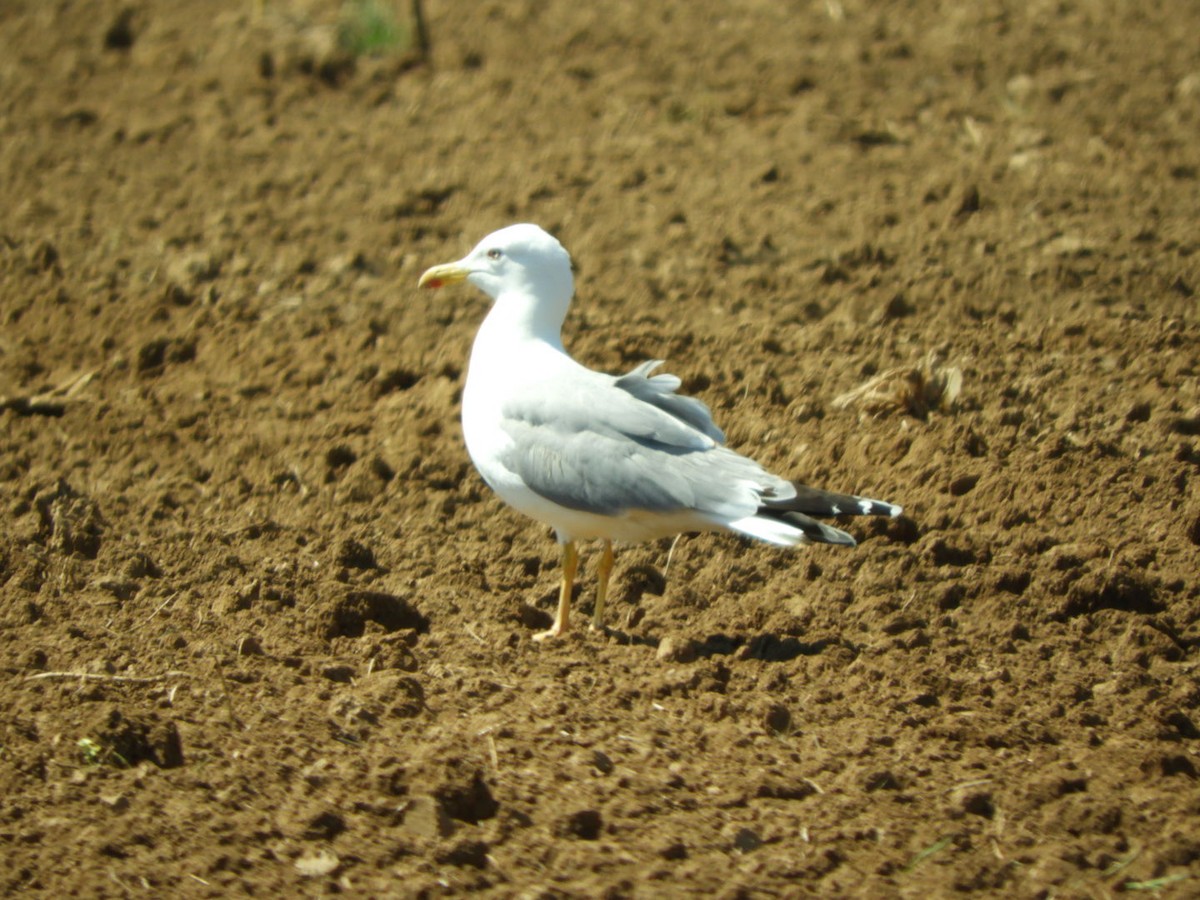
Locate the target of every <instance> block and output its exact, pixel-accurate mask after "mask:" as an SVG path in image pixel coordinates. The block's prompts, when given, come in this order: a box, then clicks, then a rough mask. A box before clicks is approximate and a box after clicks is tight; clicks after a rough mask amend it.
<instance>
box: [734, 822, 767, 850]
mask: <svg viewBox="0 0 1200 900" xmlns="http://www.w3.org/2000/svg"><path fill="white" fill-rule="evenodd" d="M762 844H763V840H762V837H761V836H760V835H759V833H758V832H757V831H755V830H754V829H753V828H739V829H738V830H737V833H736V834H734V836H733V849H734V850H736V851H737V852H738V853H753V852H754V851H755V850H757V849H758V848H759V847H761V846H762Z"/></svg>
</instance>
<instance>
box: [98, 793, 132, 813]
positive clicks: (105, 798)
mask: <svg viewBox="0 0 1200 900" xmlns="http://www.w3.org/2000/svg"><path fill="white" fill-rule="evenodd" d="M100 802H101V803H103V804H104V805H105V806H107V807H108V808H109V809H111V810H112V811H113V812H124V811H125V810H127V809H129V798H128V797H126V796H125V795H124V794H101V795H100Z"/></svg>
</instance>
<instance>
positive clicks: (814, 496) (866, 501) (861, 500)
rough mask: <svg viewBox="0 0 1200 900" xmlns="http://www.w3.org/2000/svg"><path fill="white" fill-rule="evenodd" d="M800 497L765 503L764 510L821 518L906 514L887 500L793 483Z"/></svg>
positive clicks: (797, 495)
mask: <svg viewBox="0 0 1200 900" xmlns="http://www.w3.org/2000/svg"><path fill="white" fill-rule="evenodd" d="M792 486H793V487H794V488H795V489H796V496H795V497H789V498H788V499H787V500H768V501H766V502H765V503H764V504H763V511H765V512H767V513H768V514H770V513H774V512H788V513H791V512H795V513H803V514H804V515H806V516H814V517H816V518H820V519H828V518H832V517H834V516H893V517H894V516H898V515H900V513H902V512H904V510H903V508H902V507H899V506H897V505H896V504H895V503H888V502H886V501H884V500H872V499H871V498H870V497H859V496H857V495H855V494H838V493H835V492H834V491H823V490H821V489H820V488H814V487H809V486H808V485H804V484H793V485H792Z"/></svg>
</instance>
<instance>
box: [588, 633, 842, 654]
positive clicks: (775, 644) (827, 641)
mask: <svg viewBox="0 0 1200 900" xmlns="http://www.w3.org/2000/svg"><path fill="white" fill-rule="evenodd" d="M604 633H605V634H606V635H608V636H609V637H610V638H613V639H614V640H616V641H617V642H618V643H621V644H630V645H634V646H641V647H658V646H659V644H661V643H662V638H661V637H656V636H654V635H648V634H631V633H629V632H627V631H624V630H622V629H620V628H609V627H606V628H605V629H604ZM844 643H845V642H844V641H840V640H837V639H835V638H822V639H820V640H816V641H802V640H800V639H799V638H795V637H792V636H791V635H778V634H770V633H762V634H756V635H753V636H741V635H728V634H710V635H709V636H708V637H706V638H705V639H704V640H702V641H694V642H692V647H691V650H692V652H693V654H694V656H695V657H696V658H698V659H711V658H712V657H714V656H733V655H734V654H737V656H738V658H739V659H757V660H760V661H762V662H788V661H789V660H793V659H796V658H797V657H799V656H817V655H819V654H821V653H823V652H824V651H825V650H826V649H827V648H829V647H833V646H841V645H843V644H844Z"/></svg>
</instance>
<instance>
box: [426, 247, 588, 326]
mask: <svg viewBox="0 0 1200 900" xmlns="http://www.w3.org/2000/svg"><path fill="white" fill-rule="evenodd" d="M461 281H469V282H470V283H471V284H473V285H475V287H477V288H479V289H480V290H481V291H483V292H484V293H485V294H487V295H488V296H489V297H491V298H492V299H493V300H500V299H501V298H502V297H504V296H505V295H508V294H521V295H524V296H525V297H528V298H531V299H536V300H538V301H540V302H542V303H546V304H552V305H554V306H560V305H561V306H562V308H563V312H564V313H565V312H566V304H567V303H569V302H570V300H571V294H572V293H573V292H574V289H575V282H574V277H573V276H572V274H571V257H570V255H569V254H568V253H567V251H566V250H565V249H563V245H562V244H560V243H559V242H558V241H557V240H555V239H554V238H553V237H552V236H551V235H549V234H547V233H546V232H545V231H543V230H542V229H541V228H539V227H538V226H536V225H509V226H508V227H507V228H501V229H500V230H499V231H494V232H492V233H491V234H489V235H488V236H487V237H485V238H484V239H483V240H482V241H480V242H479V243H478V244H476V245H475V249H474V250H472V251H471V252H470V253H468V254H467V255H466V256H464V257H463V258H462V259H460V260H458V262H452V263H445V264H443V265H440V266H434V267H433V268H431V269H428V270H426V271H425V273H424V274H423V275H422V276H421V280H420V281H419V282H417V285H418V287H424V288H434V289H436V288H440V287H442V286H443V285H447V284H456V283H458V282H461Z"/></svg>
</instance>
